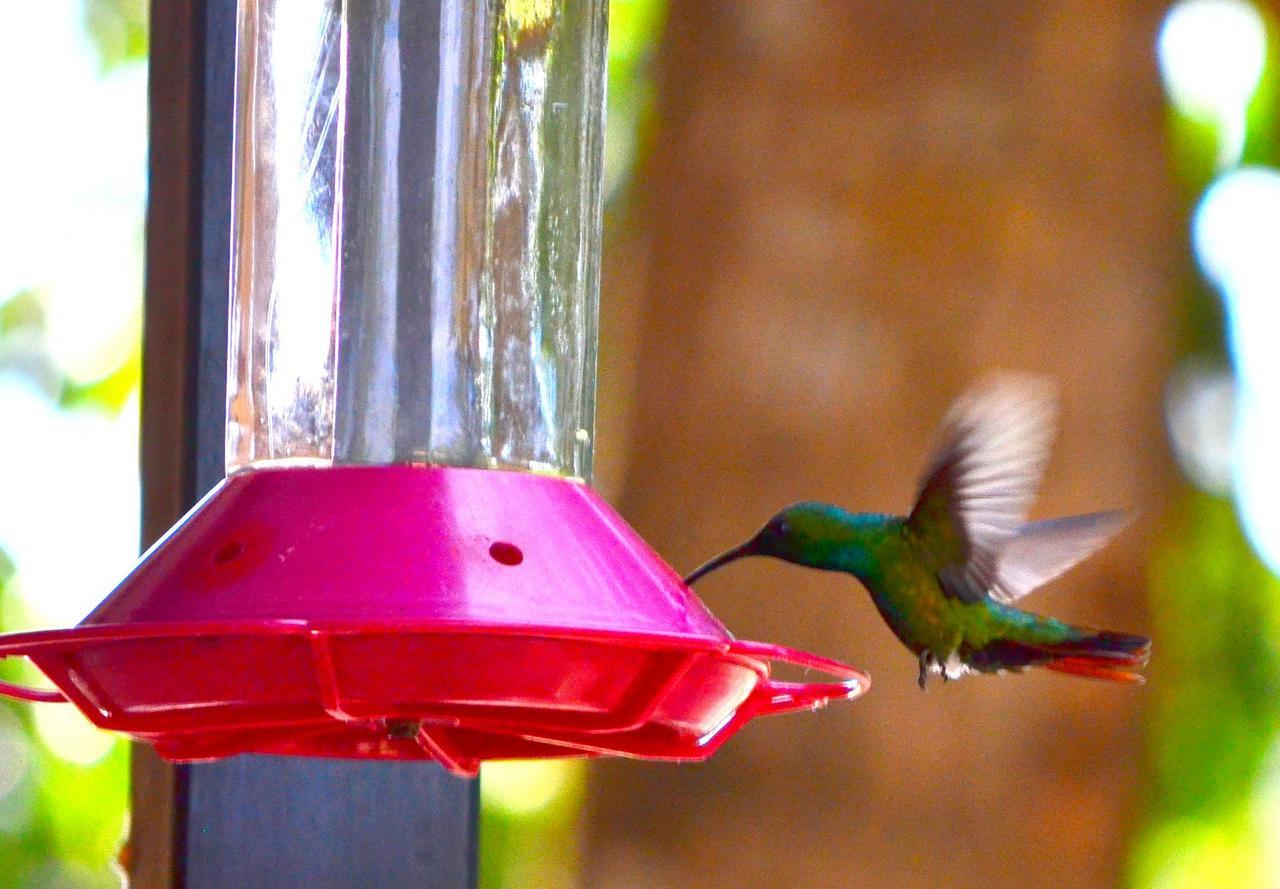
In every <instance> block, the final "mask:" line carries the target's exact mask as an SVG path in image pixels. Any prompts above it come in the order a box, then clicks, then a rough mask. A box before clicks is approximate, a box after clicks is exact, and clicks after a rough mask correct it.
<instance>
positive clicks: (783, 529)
mask: <svg viewBox="0 0 1280 889" xmlns="http://www.w3.org/2000/svg"><path fill="white" fill-rule="evenodd" d="M773 530H774V533H775V534H777V535H778V536H779V537H786V536H787V535H789V534H790V533H791V523H790V522H788V521H787V520H786V519H779V520H778V522H777V524H775V525H774V526H773Z"/></svg>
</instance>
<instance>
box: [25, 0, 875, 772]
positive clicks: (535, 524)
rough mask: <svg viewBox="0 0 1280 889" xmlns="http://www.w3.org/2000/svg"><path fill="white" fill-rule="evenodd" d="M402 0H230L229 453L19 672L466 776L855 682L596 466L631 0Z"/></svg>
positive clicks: (74, 692) (726, 727) (149, 723)
mask: <svg viewBox="0 0 1280 889" xmlns="http://www.w3.org/2000/svg"><path fill="white" fill-rule="evenodd" d="M390 5H391V6H398V4H390ZM382 6H383V5H382V4H346V3H342V2H338V0H302V2H299V0H241V2H240V9H239V23H238V31H237V68H236V81H237V85H236V89H237V93H236V118H235V123H236V137H235V168H234V177H235V206H234V217H233V244H232V254H233V260H232V267H233V271H232V282H231V322H230V339H229V345H230V349H229V359H228V399H227V452H226V453H227V473H228V474H227V477H226V479H225V480H224V481H223V482H221V483H220V484H219V485H218V486H217V487H215V488H214V489H213V490H212V491H211V492H210V493H209V494H208V495H207V496H206V497H205V498H204V499H203V500H202V501H201V502H200V503H199V504H197V505H196V507H195V508H194V509H192V510H191V512H190V513H188V514H187V516H186V517H184V518H183V519H182V520H181V521H180V522H179V523H178V524H177V525H175V526H174V527H173V528H172V529H171V530H170V531H169V532H168V533H167V534H166V535H165V536H164V537H163V538H162V539H161V540H160V541H159V542H158V543H156V544H155V545H154V546H153V547H151V549H150V550H149V551H148V552H147V553H146V554H145V555H143V556H142V558H141V559H140V561H139V562H138V564H137V566H136V567H135V568H134V570H133V571H132V572H131V573H130V574H129V576H128V577H126V578H125V579H124V581H123V582H122V583H121V584H120V585H119V586H118V587H117V588H116V589H115V590H114V591H113V592H112V593H111V594H110V595H109V596H108V597H107V598H106V600H105V601H103V602H102V603H101V604H100V605H99V606H98V607H97V608H96V609H94V611H93V612H92V613H90V614H89V616H88V617H86V618H85V619H84V620H83V621H82V622H81V623H80V624H79V625H78V626H76V627H74V628H71V629H62V630H47V631H40V632H28V633H15V634H9V635H7V636H0V657H9V656H25V657H27V658H29V659H30V660H31V661H32V662H34V664H35V665H36V666H37V667H38V668H39V669H40V670H41V671H43V672H44V674H45V675H46V676H47V677H48V678H49V679H50V680H51V681H52V683H53V685H54V686H56V691H55V690H43V689H32V688H24V687H18V686H15V685H12V684H7V683H6V684H3V685H0V692H2V693H4V694H7V695H10V696H14V697H19V698H24V699H27V700H33V701H42V702H53V701H70V702H71V703H73V704H74V705H76V706H77V707H79V708H80V709H81V710H82V711H83V712H84V713H85V715H86V716H87V717H88V718H89V719H90V720H92V721H93V722H94V723H95V724H97V725H98V726H100V727H102V728H105V729H110V730H113V731H118V732H123V733H126V734H128V735H131V736H133V737H134V738H137V739H139V740H143V741H147V742H150V743H151V744H153V745H154V746H155V748H156V750H157V751H158V752H159V753H160V754H161V755H162V756H164V757H165V758H167V759H170V760H176V761H192V760H204V759H212V758H218V757H224V756H230V755H234V754H238V753H248V752H255V753H276V754H297V755H307V756H327V757H349V758H370V759H423V760H436V761H438V762H440V763H442V764H443V765H445V766H446V767H448V768H450V769H452V770H453V771H456V772H459V773H464V774H474V773H475V771H476V769H477V768H478V766H479V764H480V763H481V762H482V761H485V760H491V759H526V758H540V757H558V756H575V755H577V756H597V755H620V756H630V757H639V758H644V759H659V760H677V761H680V760H702V759H705V758H707V757H708V756H710V755H711V754H712V753H713V752H715V750H716V749H717V748H718V747H719V746H720V745H721V744H722V743H723V742H724V741H725V740H726V739H727V738H729V737H730V736H731V735H733V734H734V733H735V732H737V731H738V730H739V729H740V728H741V727H742V726H743V725H744V724H745V723H746V722H748V721H749V720H750V719H752V718H753V717H755V716H759V715H764V714H770V713H780V712H786V711H789V710H797V709H802V708H816V707H819V706H821V705H823V704H825V703H826V702H827V701H829V700H832V699H844V698H853V697H856V696H857V695H859V694H861V693H862V692H863V691H865V689H866V688H867V685H868V681H867V678H866V676H865V675H864V674H862V673H861V672H859V671H857V670H855V669H853V668H851V667H848V666H845V665H843V664H840V663H837V662H835V661H831V660H827V659H825V658H821V657H818V656H816V655H813V654H809V653H806V652H800V651H794V650H791V649H788V648H784V647H782V646H778V645H771V644H763V643H758V642H744V641H740V640H736V639H734V638H733V637H732V636H731V635H730V634H729V633H728V632H727V631H726V630H725V628H724V627H723V626H722V625H721V624H720V623H719V622H718V621H717V620H716V619H715V617H714V616H712V614H711V613H710V612H709V611H708V610H707V608H706V607H705V606H704V605H703V604H702V602H700V601H699V600H698V598H697V596H695V595H694V594H693V592H691V591H690V590H689V588H688V587H687V586H685V584H684V583H683V582H682V581H681V580H680V577H679V576H678V575H677V574H676V573H675V571H673V570H672V569H671V568H670V567H669V566H668V565H666V564H665V563H664V562H663V560H662V559H661V558H660V557H659V556H658V555H657V554H655V553H654V552H653V550H652V549H650V548H649V547H648V546H647V545H646V544H645V542H644V541H643V540H642V539H641V538H640V536H639V535H638V534H637V533H636V532H635V531H633V530H632V529H631V528H630V527H628V526H627V524H626V523H625V522H624V521H623V520H622V519H621V518H620V517H619V516H618V515H617V513H615V512H614V511H613V510H612V509H611V508H610V507H609V505H608V504H607V503H605V501H604V500H603V499H602V498H601V497H600V496H599V495H598V494H597V493H596V492H595V491H594V490H593V489H592V488H591V487H590V486H589V484H588V481H589V479H590V476H591V457H592V445H593V413H594V391H595V348H596V324H597V304H598V293H597V290H598V279H599V270H598V257H599V246H600V205H601V163H602V143H603V109H604V72H605V47H606V12H607V0H544V2H521V3H516V2H496V3H481V2H478V0H474V2H473V0H457V2H447V3H427V2H422V3H416V4H415V3H413V2H411V0H405V3H404V4H403V7H404V8H403V9H398V10H397V15H398V19H397V22H398V24H399V27H397V28H389V27H387V26H386V25H387V22H386V21H385V20H384V18H385V16H387V15H388V13H387V11H386V10H385V9H383V8H382ZM414 7H417V9H415V8H414ZM414 16H417V21H416V24H417V26H415V27H407V26H406V22H409V23H413V21H414ZM774 661H781V662H787V663H792V664H797V665H800V666H802V667H806V668H813V669H816V670H820V671H823V672H825V673H828V674H832V676H833V677H834V678H833V679H832V680H830V681H822V682H782V681H778V680H776V679H773V678H771V676H770V666H771V662H774Z"/></svg>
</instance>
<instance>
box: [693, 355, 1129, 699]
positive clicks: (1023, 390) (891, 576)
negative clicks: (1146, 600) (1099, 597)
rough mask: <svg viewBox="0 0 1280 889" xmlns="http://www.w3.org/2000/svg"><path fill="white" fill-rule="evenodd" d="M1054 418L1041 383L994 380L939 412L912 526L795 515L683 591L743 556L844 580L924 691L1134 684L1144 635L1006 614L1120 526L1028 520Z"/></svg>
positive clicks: (894, 520)
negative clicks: (1065, 679)
mask: <svg viewBox="0 0 1280 889" xmlns="http://www.w3.org/2000/svg"><path fill="white" fill-rule="evenodd" d="M1055 412H1056V399H1055V396H1054V391H1053V387H1052V385H1051V384H1050V383H1049V382H1048V381H1047V380H1044V379H1042V378H1040V377H1032V376H1027V375H1014V374H1002V375H999V376H996V377H992V378H990V379H988V380H987V381H986V382H984V383H981V384H979V385H977V386H976V387H974V388H972V389H970V390H969V391H968V392H966V393H965V394H964V395H962V396H961V397H960V398H959V399H958V400H957V401H956V402H955V404H953V405H952V407H951V409H950V411H949V412H948V413H947V415H946V417H945V419H944V420H943V423H942V430H941V434H940V436H939V442H938V445H937V447H936V449H935V451H934V456H933V459H932V460H931V461H930V463H929V465H928V469H927V471H926V472H925V475H924V479H923V481H922V482H921V484H920V489H919V495H918V496H917V498H916V503H915V506H914V507H913V508H912V510H911V512H910V514H909V515H906V516H898V515H889V514H882V513H852V512H847V511H846V510H844V509H841V508H840V507H838V506H834V505H831V504H829V503H819V502H815V501H806V502H801V503H796V504H793V505H791V506H788V507H786V508H785V509H783V510H782V511H781V512H779V513H777V514H776V515H774V516H773V517H772V518H770V519H769V521H768V522H767V523H765V525H764V527H762V528H761V529H760V530H759V531H758V532H757V533H756V534H755V535H753V536H752V537H751V538H750V539H749V540H747V541H746V542H745V543H742V544H740V545H738V546H735V547H733V548H732V549H730V550H727V551H726V552H723V553H721V554H720V555H718V556H716V557H715V558H713V559H711V560H710V561H708V562H706V563H705V564H704V565H702V566H701V567H699V568H697V569H696V570H695V571H693V572H692V573H691V574H690V575H689V576H688V577H686V578H685V583H686V584H693V583H694V582H695V581H697V580H698V578H700V577H702V576H704V575H705V574H707V573H708V572H710V571H712V570H714V569H716V568H719V567H721V566H723V565H726V564H728V563H729V562H732V561H735V560H737V559H741V558H744V557H747V556H770V557H773V558H776V559H782V560H783V561H786V562H792V563H794V564H797V565H803V566H807V567H810V568H818V569H821V570H824V571H842V572H844V573H846V574H852V575H853V576H854V577H856V578H857V579H858V580H859V581H861V582H862V585H863V586H864V587H866V589H867V591H868V592H869V593H870V594H871V600H872V601H873V602H874V603H875V606H876V609H877V610H878V611H879V612H880V616H881V617H882V618H884V621H885V623H887V624H888V625H889V628H890V629H891V630H892V631H893V633H894V634H895V635H896V636H897V637H898V639H899V641H901V642H902V644H903V645H905V646H906V647H907V648H908V649H910V650H911V652H912V653H913V654H915V655H916V658H917V664H918V668H919V677H918V682H919V684H920V688H921V689H924V688H925V687H926V685H927V682H928V678H929V676H930V675H931V674H941V676H942V678H943V681H947V680H951V679H958V678H960V677H961V676H964V675H966V674H969V673H1001V672H1006V671H1012V672H1022V671H1024V670H1026V669H1027V668H1029V667H1045V668H1048V669H1050V670H1055V671H1058V672H1060V673H1067V674H1071V675H1075V676H1084V677H1088V678H1091V679H1105V680H1112V681H1117V682H1142V676H1141V674H1139V673H1138V672H1137V671H1138V670H1139V669H1141V668H1142V667H1144V666H1145V665H1146V663H1147V659H1148V657H1149V656H1150V653H1151V640H1150V639H1148V638H1146V637H1145V636H1137V635H1131V634H1129V633H1115V632H1109V631H1106V630H1095V629H1091V628H1088V627H1081V626H1073V625H1071V624H1068V623H1064V622H1062V621H1059V620H1055V619H1054V618H1051V617H1042V616H1040V615H1037V614H1032V613H1031V612H1029V611H1023V610H1021V609H1019V608H1015V607H1014V603H1015V602H1017V601H1018V600H1020V599H1021V598H1022V597H1023V596H1025V595H1026V594H1027V593H1030V592H1031V591H1032V590H1035V589H1037V588H1038V587H1040V586H1042V585H1043V584H1045V583H1047V582H1049V581H1050V580H1053V579H1054V578H1056V577H1058V576H1059V575H1061V574H1062V573H1063V572H1065V571H1066V570H1067V569H1069V568H1071V567H1072V566H1073V565H1075V564H1076V563H1078V562H1080V561H1081V560H1082V559H1084V558H1085V557H1087V556H1089V555H1090V554H1092V553H1093V552H1095V551H1096V550H1098V549H1100V548H1101V547H1102V546H1103V545H1105V544H1106V543H1107V542H1108V541H1109V540H1110V539H1111V538H1112V537H1113V536H1114V535H1115V534H1116V533H1117V532H1118V531H1119V530H1120V529H1121V528H1122V527H1123V526H1124V525H1125V524H1126V518H1125V516H1124V514H1123V513H1121V512H1118V511H1109V512H1095V513H1090V514H1088V515H1077V516H1070V517H1067V518H1058V519H1049V520H1047V521H1034V522H1028V521H1026V515H1027V510H1028V508H1029V507H1030V505H1031V501H1032V499H1033V498H1034V496H1035V492H1036V488H1037V486H1038V485H1039V482H1040V478H1041V475H1042V473H1043V470H1044V464H1045V461H1046V458H1047V456H1048V451H1049V445H1050V442H1051V439H1052V436H1053V424H1054V415H1055Z"/></svg>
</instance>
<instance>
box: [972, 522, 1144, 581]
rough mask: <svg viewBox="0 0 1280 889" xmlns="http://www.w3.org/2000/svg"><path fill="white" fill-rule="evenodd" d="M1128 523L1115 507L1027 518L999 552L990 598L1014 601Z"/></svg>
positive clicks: (1104, 542) (1067, 567)
mask: <svg viewBox="0 0 1280 889" xmlns="http://www.w3.org/2000/svg"><path fill="white" fill-rule="evenodd" d="M1128 523H1129V519H1128V517H1127V516H1126V515H1125V514H1124V513H1122V512H1115V511H1112V512H1093V513H1089V514H1088V515H1077V516H1070V517H1069V518H1065V519H1049V520H1048V521H1044V522H1028V523H1027V524H1025V525H1023V526H1022V527H1021V528H1019V529H1018V532H1017V533H1016V534H1015V535H1014V536H1013V537H1012V538H1011V539H1010V540H1009V542H1008V543H1007V544H1005V547H1004V549H1003V550H1002V551H1001V553H1000V559H999V569H998V574H997V579H996V583H995V586H994V587H992V588H991V598H993V599H995V600H996V601H997V602H1005V603H1010V602H1016V601H1017V600H1018V599H1021V598H1022V597H1023V596H1025V595H1026V594H1027V593H1029V592H1031V591H1032V590H1034V589H1038V588H1039V587H1042V586H1044V585H1045V584H1046V583H1048V582H1049V581H1051V580H1053V579H1054V578H1055V577H1057V576H1058V575H1060V574H1062V573H1063V572H1065V571H1066V570H1067V569H1069V568H1070V567H1071V566H1072V565H1075V564H1076V563H1077V562H1080V561H1082V560H1083V559H1085V558H1086V557H1088V556H1089V555H1091V554H1093V553H1094V552H1096V551H1097V550H1099V549H1101V548H1102V547H1103V546H1105V545H1106V544H1107V541H1109V540H1110V539H1111V538H1112V537H1114V536H1115V535H1116V534H1117V533H1119V531H1120V529H1121V528H1123V527H1124V526H1125V525H1127V524H1128Z"/></svg>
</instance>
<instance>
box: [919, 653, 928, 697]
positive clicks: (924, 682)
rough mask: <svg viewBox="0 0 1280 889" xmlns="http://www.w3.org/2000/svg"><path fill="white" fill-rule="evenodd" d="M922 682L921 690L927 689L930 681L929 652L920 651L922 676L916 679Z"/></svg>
mask: <svg viewBox="0 0 1280 889" xmlns="http://www.w3.org/2000/svg"><path fill="white" fill-rule="evenodd" d="M916 681H917V682H919V683H920V690H921V691H926V690H927V689H926V686H927V685H928V683H929V652H928V651H927V650H926V651H922V652H920V677H919V678H918V679H917V680H916Z"/></svg>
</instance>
